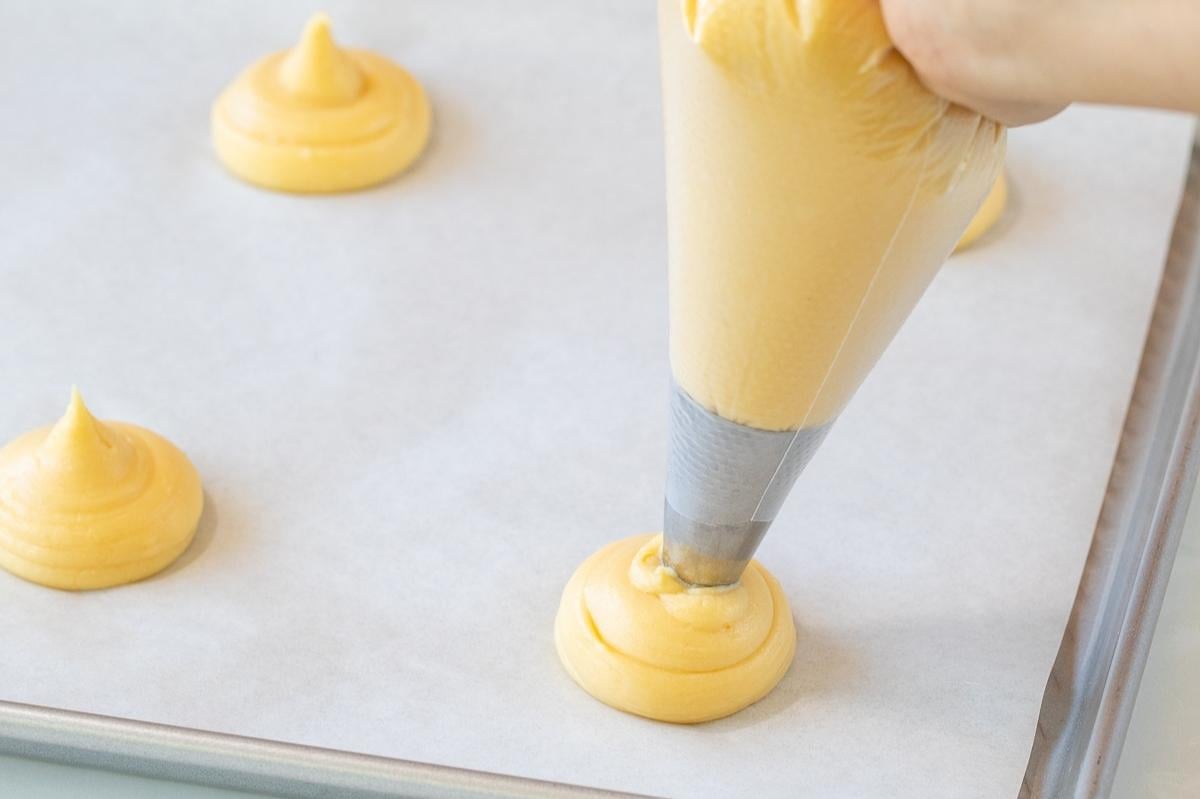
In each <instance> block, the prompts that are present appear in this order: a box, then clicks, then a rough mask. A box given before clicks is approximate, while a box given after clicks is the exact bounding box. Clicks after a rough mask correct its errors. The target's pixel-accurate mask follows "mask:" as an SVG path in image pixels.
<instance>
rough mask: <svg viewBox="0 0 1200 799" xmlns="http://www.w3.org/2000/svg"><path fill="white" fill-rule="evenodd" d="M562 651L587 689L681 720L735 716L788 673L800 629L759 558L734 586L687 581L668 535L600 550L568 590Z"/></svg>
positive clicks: (561, 620)
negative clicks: (670, 562)
mask: <svg viewBox="0 0 1200 799" xmlns="http://www.w3.org/2000/svg"><path fill="white" fill-rule="evenodd" d="M554 640H555V644H556V645H557V647H558V655H559V657H560V658H561V659H562V663H563V665H564V666H565V667H566V669H567V672H568V673H569V674H570V675H571V677H572V678H573V679H574V680H575V682H577V683H579V685H580V686H582V687H583V689H584V690H585V691H587V692H588V693H590V694H591V695H592V696H594V697H596V698H597V699H599V700H600V701H601V702H604V703H606V704H608V705H612V706H613V707H615V708H617V709H619V710H624V711H627V712H629V713H635V714H637V715H639V716H646V717H648V718H652V719H658V720H660V721H670V722H676V723H681V724H690V723H694V722H701V721H709V720H712V719H718V718H721V717H722V716H728V715H730V714H731V713H736V712H737V711H739V710H741V709H742V708H745V707H747V706H748V705H751V704H753V703H755V702H757V701H758V700H759V699H762V698H763V697H764V696H766V695H767V694H768V693H770V691H771V689H772V688H774V687H775V685H776V684H777V683H778V682H779V680H780V679H782V678H783V675H784V674H785V673H787V670H788V667H789V666H790V665H791V663H792V658H793V656H794V655H795V651H796V628H795V624H794V622H793V621H792V614H791V610H790V609H789V608H788V603H787V599H786V598H785V597H784V595H783V591H782V590H781V589H780V587H779V583H777V582H776V581H775V578H774V577H772V576H771V575H770V573H769V572H767V570H766V569H764V568H763V567H762V566H760V565H758V563H757V562H751V563H750V565H749V566H747V568H746V571H745V573H744V574H743V575H742V579H741V581H740V582H738V583H737V584H735V585H733V586H723V587H718V588H699V587H693V586H688V585H687V584H685V583H683V582H682V581H680V580H679V578H678V577H676V576H675V574H674V572H672V571H671V569H669V568H668V567H665V566H663V564H662V536H661V535H640V536H634V537H632V538H626V539H624V540H621V541H616V542H614V543H612V544H609V545H608V546H606V547H604V548H603V549H601V550H600V551H599V552H596V553H595V554H594V555H592V556H591V557H590V558H588V559H587V560H586V561H584V563H583V565H582V566H580V567H579V569H578V570H577V571H576V572H575V574H574V576H572V577H571V580H570V581H569V582H568V583H567V587H566V589H565V590H564V591H563V596H562V604H561V605H560V606H559V610H558V617H557V619H556V620H555V625H554Z"/></svg>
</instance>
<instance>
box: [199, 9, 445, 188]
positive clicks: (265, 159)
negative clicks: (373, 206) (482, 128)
mask: <svg viewBox="0 0 1200 799" xmlns="http://www.w3.org/2000/svg"><path fill="white" fill-rule="evenodd" d="M430 120H431V112H430V109H429V101H428V99H427V98H426V96H425V91H424V89H422V88H421V85H420V84H419V83H417V81H416V80H415V79H414V78H413V77H412V76H411V75H410V74H408V72H406V71H405V70H403V69H401V68H400V67H399V66H397V65H396V64H394V63H392V62H391V61H389V60H388V59H386V58H384V57H383V56H381V55H377V54H376V53H370V52H367V51H365V50H341V49H339V48H338V46H337V45H336V44H335V43H334V41H333V36H332V34H331V33H330V28H329V19H328V17H326V16H325V15H324V14H318V15H317V16H315V17H313V18H312V19H311V20H310V21H309V23H308V26H307V27H306V28H305V29H304V34H303V36H302V38H301V40H300V43H299V44H298V45H297V46H296V47H295V48H293V49H291V50H288V51H285V52H280V53H274V54H272V55H269V56H267V57H266V58H264V59H262V60H261V61H259V62H258V63H256V64H254V65H253V66H251V67H250V68H249V69H247V70H246V71H245V72H244V73H242V74H241V76H239V77H238V78H237V80H235V81H234V82H233V83H232V84H231V85H230V86H229V87H228V88H227V89H226V90H225V91H224V92H223V93H222V94H221V96H220V97H218V98H217V102H216V103H215V104H214V106H213V110H212V137H213V145H214V146H215V147H216V150H217V155H218V156H219V157H220V159H221V161H222V162H223V163H224V164H225V166H226V167H228V168H229V170H230V171H231V172H233V173H234V174H235V175H237V176H238V177H240V178H243V179H244V180H247V181H249V182H251V183H255V184H258V185H260V186H264V187H266V188H269V189H277V190H280V191H292V192H337V191H349V190H352V189H360V188H364V187H366V186H371V185H373V184H376V183H380V182H382V181H385V180H387V179H388V178H390V177H392V176H393V175H395V174H397V173H398V172H400V171H401V170H403V169H404V168H405V167H407V166H408V165H409V164H411V163H412V162H413V161H414V160H416V158H417V156H419V155H420V154H421V151H422V150H423V149H424V148H425V143H426V142H427V141H428V139H429V129H430V124H431V123H430Z"/></svg>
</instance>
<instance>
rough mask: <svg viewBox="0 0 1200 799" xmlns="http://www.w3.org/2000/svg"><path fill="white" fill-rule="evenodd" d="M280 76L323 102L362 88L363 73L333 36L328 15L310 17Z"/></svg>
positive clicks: (290, 88)
mask: <svg viewBox="0 0 1200 799" xmlns="http://www.w3.org/2000/svg"><path fill="white" fill-rule="evenodd" d="M280 78H281V79H282V81H283V85H284V86H285V87H286V88H287V90H288V91H289V92H291V93H292V94H294V95H298V96H301V97H305V98H307V99H309V100H315V101H317V102H321V103H345V102H350V101H351V100H353V99H354V98H356V97H358V95H359V93H360V92H361V91H362V75H361V74H360V73H359V71H358V69H357V68H355V66H354V65H353V64H352V63H351V62H350V61H349V60H348V59H347V58H346V57H345V55H344V54H343V53H342V51H341V50H340V49H339V48H338V46H337V43H336V42H334V40H333V25H332V23H331V22H330V21H329V15H328V14H326V13H324V12H320V13H317V14H314V15H313V16H312V17H310V18H309V20H308V22H307V23H306V24H305V26H304V32H303V33H302V34H300V41H299V42H298V43H297V44H296V46H295V47H293V48H292V50H291V52H289V53H288V55H287V57H286V58H285V59H284V62H283V65H282V67H281V75H280Z"/></svg>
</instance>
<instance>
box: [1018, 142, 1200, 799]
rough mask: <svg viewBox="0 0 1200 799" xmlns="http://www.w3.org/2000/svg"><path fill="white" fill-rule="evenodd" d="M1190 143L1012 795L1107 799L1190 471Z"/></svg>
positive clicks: (1196, 187) (1196, 289)
mask: <svg viewBox="0 0 1200 799" xmlns="http://www.w3.org/2000/svg"><path fill="white" fill-rule="evenodd" d="M1198 443H1200V138H1198V139H1197V143H1196V144H1195V145H1194V146H1193V149H1192V160H1191V166H1190V168H1189V170H1188V177H1187V185H1186V187H1185V189H1184V194H1183V200H1182V202H1181V204H1180V208H1179V214H1178V217H1177V219H1176V223H1175V229H1174V232H1173V234H1172V239H1171V248H1170V251H1169V254H1168V257H1167V263H1166V267H1165V269H1164V272H1163V277H1162V283H1161V285H1160V288H1159V292H1158V299H1157V303H1156V306H1155V309H1154V315H1153V317H1152V319H1151V323H1150V332H1149V334H1148V336H1147V338H1146V345H1145V349H1144V350H1143V353H1142V361H1141V366H1140V368H1139V370H1138V376H1137V381H1136V383H1135V386H1134V391H1133V397H1132V399H1131V400H1130V405H1129V412H1128V413H1127V415H1126V418H1125V426H1124V429H1123V431H1122V434H1121V441H1120V445H1119V447H1118V450H1117V456H1116V459H1115V461H1114V463H1113V469H1112V474H1111V477H1110V479H1109V483H1108V490H1107V492H1106V494H1105V499H1104V504H1103V506H1102V508H1101V511H1100V518H1099V521H1098V522H1097V524H1096V532H1095V535H1094V537H1093V539H1092V545H1091V549H1090V550H1089V552H1088V557H1087V563H1086V565H1085V567H1084V572H1083V577H1082V578H1081V580H1080V584H1079V589H1078V592H1077V593H1076V597H1075V604H1074V607H1073V608H1072V610H1071V616H1070V621H1069V622H1068V624H1067V628H1066V632H1065V634H1064V635H1063V641H1062V646H1061V648H1060V649H1059V652H1058V657H1057V659H1056V660H1055V663H1054V667H1053V669H1052V671H1051V673H1050V680H1049V682H1048V683H1047V685H1046V692H1045V695H1044V698H1043V701H1042V709H1041V715H1040V717H1039V719H1038V725H1037V731H1036V735H1035V739H1034V744H1033V751H1032V752H1031V754H1030V757H1029V766H1028V769H1027V771H1026V774H1025V779H1024V781H1023V784H1022V788H1021V793H1020V796H1021V797H1022V799H1026V798H1028V799H1033V798H1034V797H1038V798H1039V799H1040V798H1041V797H1046V798H1047V799H1048V798H1049V797H1054V799H1059V798H1060V797H1062V798H1064V799H1065V798H1066V797H1071V798H1072V799H1085V797H1103V796H1108V794H1109V792H1110V791H1111V788H1112V783H1113V778H1114V776H1115V774H1116V770H1117V762H1118V760H1119V758H1120V755H1121V747H1122V745H1123V744H1124V742H1125V732H1126V730H1127V728H1128V725H1129V720H1130V717H1131V714H1132V712H1133V705H1134V702H1135V700H1136V698H1137V691H1138V683H1139V682H1140V680H1141V677H1142V671H1143V669H1144V668H1145V665H1146V658H1147V656H1148V655H1149V652H1150V643H1151V640H1152V639H1153V636H1154V627H1155V624H1156V622H1157V620H1158V614H1159V610H1160V609H1161V608H1162V601H1163V596H1164V594H1165V593H1166V590H1167V582H1168V580H1169V579H1170V576H1171V566H1172V564H1173V562H1174V559H1175V553H1176V551H1177V550H1178V548H1179V541H1180V537H1181V534H1182V531H1183V526H1184V521H1185V519H1186V518H1187V512H1188V505H1189V504H1190V502H1191V497H1192V489H1193V486H1194V485H1195V483H1196V473H1197V466H1198V465H1200V447H1198V446H1197V445H1198Z"/></svg>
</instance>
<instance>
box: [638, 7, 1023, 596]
mask: <svg viewBox="0 0 1200 799" xmlns="http://www.w3.org/2000/svg"><path fill="white" fill-rule="evenodd" d="M659 29H660V36H661V49H662V79H663V104H664V126H665V135H666V161H667V208H668V249H669V279H670V346H671V372H672V377H673V381H672V391H671V400H670V439H669V456H668V467H667V482H666V501H665V526H664V539H663V555H662V557H663V562H664V564H665V565H668V566H670V567H671V568H673V569H674V571H675V573H676V574H677V575H678V577H679V578H680V579H681V580H683V581H685V582H686V583H690V584H691V585H694V586H719V585H726V584H731V583H735V582H737V581H738V579H739V578H740V576H741V575H742V572H743V570H744V569H745V567H746V565H747V563H748V562H749V560H750V558H751V557H752V556H753V554H754V552H755V550H756V548H757V547H758V545H759V542H760V541H761V540H762V538H763V536H764V535H765V534H766V532H767V530H768V528H769V527H770V525H771V522H772V521H773V520H774V519H775V516H776V514H777V513H778V511H779V509H780V506H781V505H782V504H783V502H784V500H785V499H786V497H787V495H788V492H789V491H790V490H791V487H792V485H793V483H794V482H795V480H796V478H797V477H798V476H799V474H800V473H801V471H802V470H803V469H804V467H805V465H806V464H807V463H808V462H809V459H810V458H811V457H812V456H813V453H814V452H815V451H816V450H817V448H818V447H819V445H820V444H821V442H822V440H823V439H824V438H825V436H826V434H827V433H828V432H829V430H830V428H831V427H832V425H833V423H834V422H835V421H836V420H837V418H838V415H839V414H840V413H841V411H842V409H843V408H845V406H846V404H847V403H848V402H849V401H850V398H851V397H852V396H853V394H854V392H855V391H856V390H857V389H858V387H859V385H860V384H861V383H862V381H863V380H864V378H866V376H867V374H868V372H869V371H870V370H871V368H872V367H873V366H874V365H875V363H876V361H877V360H878V359H879V357H880V356H881V355H882V353H883V351H884V349H885V348H886V347H887V345H888V344H889V343H890V342H891V340H892V338H893V337H894V336H895V334H896V331H897V330H898V329H899V328H900V325H901V324H902V323H903V322H904V320H905V319H906V318H907V316H908V314H909V313H910V312H911V311H912V309H913V306H914V305H915V304H916V302H917V300H918V299H919V298H920V297H921V295H922V293H923V292H924V291H925V288H926V287H927V286H928V284H929V282H930V281H931V280H932V279H933V277H934V275H935V274H936V272H937V270H938V268H939V267H940V266H941V264H942V263H943V262H944V261H945V259H946V258H947V256H948V255H949V254H950V252H951V251H952V250H953V248H954V245H955V243H956V242H957V240H958V238H959V237H960V236H961V235H962V233H963V231H964V230H965V229H966V227H967V225H968V223H969V222H970V221H971V218H972V216H973V215H974V213H975V212H976V210H977V209H978V208H979V206H980V204H981V202H982V200H983V199H984V197H985V195H986V194H987V192H988V190H989V188H990V187H991V186H992V184H993V182H994V181H995V179H996V177H997V174H998V171H999V168H1000V165H1001V162H1002V160H1003V155H1004V144H1005V131H1004V128H1003V127H1002V126H1000V125H999V124H997V123H995V122H992V121H991V120H988V119H986V118H983V117H981V116H980V115H978V114H976V113H974V112H971V111H968V110H966V109H964V108H962V107H959V106H956V105H954V104H952V103H950V102H949V101H946V100H943V99H941V98H939V97H937V96H935V95H933V94H932V93H930V92H929V91H928V90H927V89H925V88H924V86H922V85H921V83H920V81H919V80H918V79H917V77H916V74H915V73H914V72H913V70H912V68H911V67H910V65H909V64H908V63H907V62H906V61H905V60H904V58H903V57H902V56H901V55H900V54H899V52H898V51H896V49H895V48H894V47H893V46H892V43H891V41H890V39H889V37H888V34H887V30H886V28H885V26H884V21H883V17H882V14H881V12H880V8H879V3H878V2H877V0H659ZM918 377H919V376H916V375H914V379H917V378H918Z"/></svg>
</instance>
